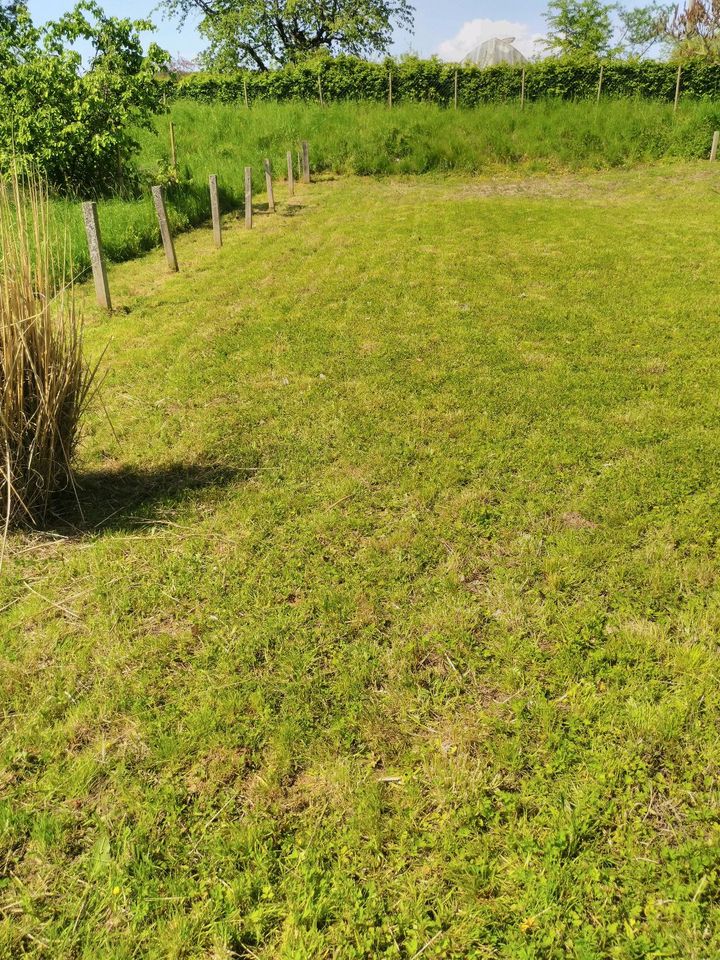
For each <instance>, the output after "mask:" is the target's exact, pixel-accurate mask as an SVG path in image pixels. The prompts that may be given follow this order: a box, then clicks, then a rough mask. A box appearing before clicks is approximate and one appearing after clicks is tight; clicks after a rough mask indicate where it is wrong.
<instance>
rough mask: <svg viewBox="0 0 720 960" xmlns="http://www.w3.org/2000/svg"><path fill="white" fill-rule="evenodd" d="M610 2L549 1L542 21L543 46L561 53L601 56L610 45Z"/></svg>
mask: <svg viewBox="0 0 720 960" xmlns="http://www.w3.org/2000/svg"><path fill="white" fill-rule="evenodd" d="M615 9H616V5H615V4H614V3H609V4H607V3H602V2H601V0H551V2H550V3H549V4H548V8H547V13H546V14H545V20H546V21H547V24H548V27H549V29H548V35H547V39H546V41H545V45H546V46H547V48H548V49H549V50H553V51H555V52H556V53H559V54H560V55H562V56H572V55H575V56H577V55H580V56H594V57H604V56H608V55H609V54H610V53H615V52H616V50H615V49H612V48H611V40H612V36H613V23H612V17H611V14H612V13H613V11H614V10H615Z"/></svg>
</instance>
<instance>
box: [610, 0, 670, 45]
mask: <svg viewBox="0 0 720 960" xmlns="http://www.w3.org/2000/svg"><path fill="white" fill-rule="evenodd" d="M674 10H675V7H674V6H672V4H670V5H663V4H660V3H651V4H649V5H648V6H646V7H631V8H629V9H627V10H623V9H619V10H618V17H619V19H620V23H621V25H622V33H621V36H620V43H621V44H622V46H623V48H624V49H625V50H626V51H627V52H628V53H629V54H630V55H631V56H635V57H642V56H644V54H646V53H647V52H648V50H649V49H650V48H651V47H652V46H654V45H655V44H656V43H662V42H664V41H665V39H666V24H667V22H668V19H669V18H670V17H671V16H672V14H673V11H674Z"/></svg>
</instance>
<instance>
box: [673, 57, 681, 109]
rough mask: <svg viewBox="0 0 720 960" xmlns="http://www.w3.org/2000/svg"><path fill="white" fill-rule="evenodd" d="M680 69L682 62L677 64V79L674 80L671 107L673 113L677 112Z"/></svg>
mask: <svg viewBox="0 0 720 960" xmlns="http://www.w3.org/2000/svg"><path fill="white" fill-rule="evenodd" d="M681 71H682V64H681V63H679V64H678V72H677V80H676V81H675V106H674V107H673V113H674V114H675V113H677V108H678V101H679V100H680V73H681Z"/></svg>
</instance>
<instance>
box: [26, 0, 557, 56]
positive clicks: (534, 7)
mask: <svg viewBox="0 0 720 960" xmlns="http://www.w3.org/2000/svg"><path fill="white" fill-rule="evenodd" d="M101 3H102V6H103V7H104V8H105V10H106V11H107V12H108V13H111V14H115V15H116V16H123V17H133V18H140V17H146V16H148V14H150V16H151V19H152V20H153V21H154V22H155V24H156V26H157V34H156V37H155V39H156V40H157V42H158V43H159V44H160V45H161V46H162V47H164V48H165V49H166V50H169V51H170V53H171V54H172V55H173V56H175V55H177V54H181V55H182V56H185V57H190V58H191V57H192V56H194V55H195V54H196V53H197V52H198V51H199V50H200V49H202V46H203V44H202V40H201V39H200V37H198V35H197V32H196V30H195V24H194V23H191V22H189V23H188V24H187V25H186V26H185V27H184V29H183V30H182V31H180V30H179V29H178V27H177V24H176V23H173V22H170V21H167V20H164V19H163V17H162V16H161V15H160V14H159V13H157V12H152V11H153V6H155V5H156V3H157V0H101ZM29 5H30V10H31V12H32V14H33V18H34V19H35V20H36V22H41V21H43V20H48V19H54V18H56V17H58V16H60V15H61V14H62V13H64V12H65V11H66V10H67V9H69V8H70V7H72V6H73V5H74V0H30V4H29ZM415 8H416V15H415V34H414V36H410V35H408V34H406V33H405V34H400V33H399V34H398V35H397V37H396V41H395V46H394V50H393V52H394V53H406V52H407V51H409V50H415V51H417V52H418V53H420V54H421V55H422V56H429V55H430V54H433V53H437V54H439V55H441V56H443V57H444V58H446V59H451V60H452V59H458V58H459V57H460V56H462V55H463V54H465V53H467V51H468V50H469V49H471V47H473V46H474V45H475V44H476V43H478V42H479V41H481V40H486V39H489V38H490V37H505V36H515V37H516V38H517V41H518V42H517V46H518V47H520V49H521V50H523V52H526V53H532V52H533V37H536V36H539V35H540V34H541V33H542V30H543V26H544V21H543V18H542V13H543V10H544V8H545V4H544V2H543V0H537V2H531V0H506V2H504V3H503V4H501V5H497V4H492V3H489V2H478V0H444V2H440V0H415ZM195 23H197V21H195Z"/></svg>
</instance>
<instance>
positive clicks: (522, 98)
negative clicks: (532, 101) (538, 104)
mask: <svg viewBox="0 0 720 960" xmlns="http://www.w3.org/2000/svg"><path fill="white" fill-rule="evenodd" d="M520 109H521V110H524V109H525V67H523V68H522V77H521V79H520Z"/></svg>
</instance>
